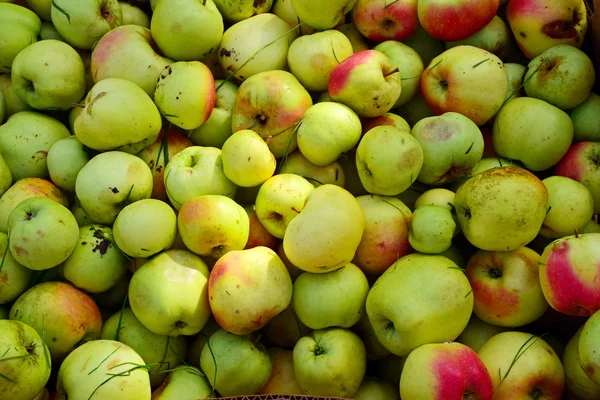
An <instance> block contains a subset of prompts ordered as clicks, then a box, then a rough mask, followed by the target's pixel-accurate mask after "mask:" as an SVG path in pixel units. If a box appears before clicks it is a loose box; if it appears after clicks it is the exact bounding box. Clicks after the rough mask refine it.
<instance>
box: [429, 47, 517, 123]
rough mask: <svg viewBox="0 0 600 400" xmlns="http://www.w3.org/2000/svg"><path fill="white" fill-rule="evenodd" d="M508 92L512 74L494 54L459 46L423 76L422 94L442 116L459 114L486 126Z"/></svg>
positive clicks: (476, 48) (436, 60)
mask: <svg viewBox="0 0 600 400" xmlns="http://www.w3.org/2000/svg"><path fill="white" fill-rule="evenodd" d="M507 91H508V72H507V71H506V68H504V64H503V63H502V61H501V60H500V59H499V58H498V57H497V56H495V55H493V54H492V53H488V52H487V51H485V50H483V49H480V48H478V47H474V46H456V47H453V48H451V49H449V50H446V51H445V52H443V53H442V54H440V55H439V56H437V57H436V58H434V59H433V60H431V63H430V64H429V66H428V67H427V68H426V69H425V71H424V72H423V75H422V76H421V93H423V96H424V97H425V100H426V101H427V104H429V106H430V107H431V109H432V110H433V111H434V112H435V113H436V114H438V115H440V114H443V113H445V112H448V111H454V112H458V113H460V114H463V115H464V116H466V117H468V118H469V119H471V120H472V121H473V122H475V123H476V124H477V126H482V125H484V124H485V123H487V122H488V121H489V120H490V119H491V118H492V117H493V116H494V115H495V114H496V113H497V112H498V110H499V109H500V106H501V105H502V103H504V99H505V98H506V92H507Z"/></svg>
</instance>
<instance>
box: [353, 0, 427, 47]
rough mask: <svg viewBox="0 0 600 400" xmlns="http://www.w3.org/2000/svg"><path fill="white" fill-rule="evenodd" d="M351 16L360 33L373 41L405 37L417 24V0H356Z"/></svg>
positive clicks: (402, 38)
mask: <svg viewBox="0 0 600 400" xmlns="http://www.w3.org/2000/svg"><path fill="white" fill-rule="evenodd" d="M352 17H353V21H354V24H355V25H356V27H357V28H358V30H359V31H360V33H361V34H362V35H363V36H365V37H366V38H367V39H369V40H372V41H374V42H383V41H386V40H397V41H400V40H404V39H407V38H409V37H410V36H412V34H413V33H414V32H415V30H416V29H417V26H418V25H419V18H418V16H417V0H399V1H394V2H391V3H390V2H388V1H386V0H358V3H356V5H355V6H354V9H353V11H352Z"/></svg>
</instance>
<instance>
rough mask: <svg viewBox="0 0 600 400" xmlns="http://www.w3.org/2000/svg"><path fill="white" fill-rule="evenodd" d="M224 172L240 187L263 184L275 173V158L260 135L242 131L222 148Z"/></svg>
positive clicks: (229, 139) (234, 135)
mask: <svg viewBox="0 0 600 400" xmlns="http://www.w3.org/2000/svg"><path fill="white" fill-rule="evenodd" d="M221 158H222V159H223V172H224V173H225V176H226V177H227V178H228V179H229V180H230V181H232V182H233V183H235V184H236V185H238V186H244V187H252V186H258V185H261V184H263V183H264V182H265V181H266V180H267V179H269V178H270V177H271V176H273V174H274V173H275V167H276V161H275V156H274V155H273V153H271V151H270V150H269V146H268V145H267V144H266V143H265V141H264V140H263V139H262V138H261V137H260V135H259V134H258V133H256V132H254V131H252V130H250V129H242V130H241V131H237V132H235V133H234V134H233V135H231V136H230V137H229V138H228V139H227V140H226V141H225V143H223V147H222V148H221Z"/></svg>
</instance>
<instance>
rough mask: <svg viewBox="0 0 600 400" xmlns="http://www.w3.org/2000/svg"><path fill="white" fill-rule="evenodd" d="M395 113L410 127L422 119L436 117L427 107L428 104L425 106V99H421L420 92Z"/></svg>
mask: <svg viewBox="0 0 600 400" xmlns="http://www.w3.org/2000/svg"><path fill="white" fill-rule="evenodd" d="M401 96H402V95H401ZM396 112H397V113H398V115H400V116H401V117H403V118H404V119H405V120H406V122H408V124H409V125H410V126H414V125H415V124H416V123H417V122H419V121H420V120H422V119H423V118H427V117H433V116H434V115H436V114H435V113H434V112H433V110H432V109H431V107H429V104H427V101H426V100H425V97H423V95H422V94H421V92H420V91H419V92H418V93H417V94H416V95H415V97H413V98H412V99H411V100H410V101H409V102H408V103H406V104H404V105H403V106H400V107H398V108H397V109H396Z"/></svg>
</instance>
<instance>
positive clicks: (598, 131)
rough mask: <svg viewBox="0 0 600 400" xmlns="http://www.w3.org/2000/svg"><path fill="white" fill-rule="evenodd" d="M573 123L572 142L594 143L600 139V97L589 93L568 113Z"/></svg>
mask: <svg viewBox="0 0 600 400" xmlns="http://www.w3.org/2000/svg"><path fill="white" fill-rule="evenodd" d="M569 116H570V117H571V121H573V131H574V134H573V140H574V141H575V142H585V141H590V142H595V141H597V140H599V139H600V128H598V127H599V126H600V120H598V117H599V116H600V96H598V95H597V94H595V93H590V95H589V96H588V98H587V99H586V100H585V101H584V102H583V103H581V104H580V105H578V106H577V107H575V108H574V109H572V110H570V111H569Z"/></svg>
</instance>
